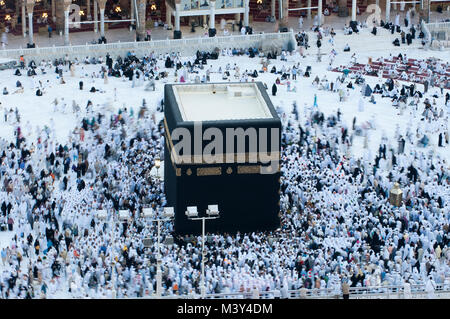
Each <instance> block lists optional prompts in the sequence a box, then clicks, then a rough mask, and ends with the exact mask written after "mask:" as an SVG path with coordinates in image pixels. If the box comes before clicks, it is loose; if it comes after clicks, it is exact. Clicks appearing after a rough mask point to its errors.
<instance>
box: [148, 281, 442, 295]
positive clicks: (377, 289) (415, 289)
mask: <svg viewBox="0 0 450 319" xmlns="http://www.w3.org/2000/svg"><path fill="white" fill-rule="evenodd" d="M349 293H350V296H349V297H350V299H405V298H406V297H407V298H411V299H426V298H428V293H427V292H426V290H425V285H424V284H421V285H411V295H410V296H409V295H408V296H406V295H405V291H404V287H403V286H372V287H351V288H350V289H349ZM276 295H278V296H279V295H280V292H279V291H277V292H276V291H262V292H259V298H258V299H273V298H274V297H275V296H276ZM434 297H435V298H436V299H450V285H443V284H436V287H435V291H434ZM148 298H155V296H151V297H148ZM162 298H167V299H187V298H200V296H190V295H170V296H163V297H162ZM288 298H289V299H342V291H341V289H340V287H339V289H336V288H322V289H299V290H288ZM206 299H253V293H252V292H233V293H217V294H207V295H206Z"/></svg>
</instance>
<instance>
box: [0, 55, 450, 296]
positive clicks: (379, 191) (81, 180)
mask: <svg viewBox="0 0 450 319" xmlns="http://www.w3.org/2000/svg"><path fill="white" fill-rule="evenodd" d="M250 52H253V55H254V54H256V55H259V54H260V52H258V50H257V49H253V48H251V49H249V50H244V52H243V54H247V55H249V56H250V55H252V54H251V53H250ZM233 54H238V53H236V52H233V50H231V49H229V50H223V51H222V52H216V51H214V52H211V53H207V52H198V53H197V55H196V56H195V57H194V58H193V62H191V61H190V62H189V63H186V64H181V60H180V57H179V56H178V55H177V54H171V55H167V56H156V55H154V54H150V55H147V56H145V57H144V58H143V59H139V58H138V57H136V55H134V54H132V53H130V54H128V55H127V56H126V57H124V58H121V57H119V58H118V59H117V60H116V61H113V59H112V58H111V57H110V56H109V55H108V56H107V57H106V59H105V63H103V60H102V59H100V60H99V59H89V58H86V60H85V61H76V60H73V61H71V60H70V59H68V58H67V57H66V58H65V59H61V60H59V61H54V62H52V63H48V65H47V64H46V62H44V64H42V65H43V66H42V70H41V71H42V72H43V73H44V72H48V71H49V70H51V68H53V67H56V69H57V70H56V73H58V74H59V76H60V77H61V78H62V76H63V75H62V71H59V70H58V68H59V69H61V70H62V69H63V66H64V65H65V64H66V65H67V64H68V65H69V68H67V67H66V69H65V72H68V71H69V70H70V71H71V72H73V70H74V68H75V67H76V68H79V67H80V65H82V64H87V63H96V64H99V68H100V73H101V74H102V77H104V78H107V76H120V77H128V78H129V80H131V81H133V86H134V85H135V82H134V81H135V77H136V76H141V77H145V78H148V80H149V81H148V83H149V84H151V85H152V87H153V90H154V89H155V83H154V81H158V80H164V79H166V80H167V78H168V72H173V71H174V70H175V72H178V74H177V75H176V79H177V81H179V82H182V81H187V82H197V81H198V80H199V76H200V74H203V78H202V80H201V81H202V82H203V81H204V80H205V81H207V80H208V77H207V76H208V75H207V74H208V73H207V71H208V69H207V67H203V65H204V64H206V63H202V61H204V60H205V59H216V58H218V57H219V55H233ZM271 54H272V53H271ZM273 54H276V53H273ZM283 54H284V57H285V58H286V52H283ZM272 58H277V57H276V56H272ZM278 58H280V59H281V60H283V56H281V57H278ZM284 61H285V60H284ZM162 63H164V66H161V64H162ZM72 65H73V66H74V67H72ZM30 68H31V69H33V66H30ZM283 68H284V66H283ZM205 69H206V70H205ZM232 71H234V72H235V77H236V73H238V74H239V68H238V67H237V66H236V65H235V66H234V67H233V66H231V65H228V66H227V68H226V69H224V70H222V72H223V73H224V74H226V72H228V73H230V72H232ZM255 71H256V70H255ZM260 71H262V72H269V71H268V70H267V64H264V63H263V66H262V69H261V70H260ZM260 71H258V73H259V72H260ZM117 72H119V73H118V74H117ZM283 72H284V73H283ZM283 72H280V71H278V72H277V71H276V70H275V72H272V73H274V75H273V76H274V78H275V77H277V80H276V81H275V84H274V85H277V83H279V81H280V79H279V77H280V76H283V75H285V74H288V76H284V79H283V80H284V81H287V78H290V75H291V69H289V71H288V70H287V69H286V68H284V71H283ZM307 72H308V73H309V72H311V68H309V69H308V70H307ZM305 73H306V72H305ZM250 74H252V73H250ZM300 74H302V73H300ZM229 75H230V74H228V76H229ZM37 76H39V75H37ZM307 76H309V74H308V75H307ZM239 77H240V75H239V76H238V78H239ZM182 78H184V79H183V80H182ZM246 80H247V79H246ZM349 80H350V79H346V81H349ZM149 84H147V85H149ZM80 89H82V87H81V86H80ZM422 94H425V96H426V95H429V94H430V93H422ZM439 103H441V97H439ZM91 104H92V103H91ZM315 104H316V101H315ZM442 104H443V102H442ZM89 105H90V104H89V103H88V106H87V108H86V111H80V110H79V109H78V110H77V112H79V113H80V115H79V125H78V127H77V128H75V129H74V130H73V131H72V132H71V134H70V138H69V141H68V142H67V143H66V144H64V145H63V144H60V143H58V142H57V141H56V139H55V137H54V135H55V134H54V132H52V128H49V127H45V128H44V129H42V130H40V131H38V137H37V139H36V140H34V141H32V140H30V138H29V137H28V136H29V129H26V130H25V132H24V131H23V129H22V127H23V123H22V122H21V121H20V113H19V112H18V110H17V109H16V111H15V112H9V113H6V112H5V119H4V120H5V122H8V123H10V124H12V125H14V127H15V140H14V141H6V140H4V139H1V140H0V154H1V157H0V163H1V165H0V174H1V177H0V182H1V185H2V189H1V192H0V208H1V214H0V215H1V216H0V225H1V227H2V230H10V231H13V232H14V236H13V237H12V239H11V241H10V242H9V243H8V246H7V248H3V249H2V250H1V259H2V260H1V264H0V269H1V272H0V296H1V298H55V297H67V296H72V297H75V298H85V297H91V298H92V297H94V298H115V297H117V298H126V297H145V296H150V295H152V294H154V293H155V291H156V266H157V264H156V256H157V250H156V234H157V230H156V225H155V224H152V223H150V222H148V221H146V220H145V219H144V218H143V217H142V216H141V212H142V209H143V208H144V207H153V208H154V209H155V210H156V211H161V209H162V207H164V206H165V205H166V201H165V196H164V192H163V182H162V181H161V180H160V179H159V178H158V177H157V176H155V175H154V174H151V173H150V172H151V170H152V168H153V167H154V165H155V159H157V158H161V155H162V150H163V145H164V138H163V131H164V129H163V124H162V122H161V121H158V120H157V117H159V118H160V116H157V115H158V114H159V115H160V112H161V111H162V110H163V108H164V103H163V101H161V103H160V104H159V105H158V106H157V110H156V112H154V111H153V109H154V108H148V107H147V105H146V103H145V100H144V101H143V104H142V106H140V109H139V111H138V112H136V113H135V112H134V110H133V108H129V109H127V108H121V109H119V111H116V112H98V113H97V112H94V111H93V110H92V108H89ZM423 108H424V107H423V106H421V109H420V110H423ZM11 111H12V110H11ZM277 112H278V113H279V115H280V117H281V119H282V122H283V132H282V164H281V200H280V207H281V214H280V216H281V217H280V218H281V228H280V229H279V230H277V231H274V232H264V233H263V232H254V233H248V234H244V233H237V234H208V236H207V240H206V242H205V245H206V250H207V253H206V262H205V267H206V271H205V273H206V290H207V293H230V292H248V293H252V296H253V297H257V296H258V294H259V293H260V292H262V291H274V296H277V294H278V295H281V296H282V297H286V296H287V291H288V290H292V289H293V290H298V289H303V291H305V289H320V288H329V289H330V290H331V291H334V292H336V293H337V294H340V293H341V285H342V283H343V282H346V283H348V284H349V285H350V286H351V287H371V286H374V287H377V286H382V285H403V284H405V282H407V283H408V284H425V283H427V284H428V285H429V284H430V283H433V285H435V284H442V285H444V286H445V287H446V288H447V289H449V288H450V281H449V280H450V264H449V263H450V249H449V248H448V245H449V241H450V238H449V221H450V209H449V206H450V202H449V199H450V192H449V191H450V184H449V183H450V175H449V163H448V159H445V158H442V157H440V156H439V155H437V154H435V155H434V156H429V154H428V153H427V149H419V148H417V147H416V142H417V140H418V138H419V135H417V136H416V135H414V134H410V136H409V142H410V143H407V144H405V142H404V141H403V144H402V143H399V144H398V147H397V145H396V141H389V140H388V139H387V138H386V137H383V139H382V144H381V145H380V148H379V150H378V154H377V155H376V156H375V160H373V159H372V158H371V157H370V156H368V155H367V154H368V153H370V151H369V150H367V149H366V153H365V154H366V155H365V156H364V157H363V158H359V159H356V158H354V157H352V156H350V147H351V144H352V141H353V137H354V136H355V135H357V129H358V128H357V126H355V121H354V123H353V127H347V126H346V124H345V123H344V121H343V120H342V113H341V112H340V111H338V112H337V113H336V114H335V115H331V116H329V117H327V118H325V116H324V114H323V113H321V112H320V109H319V108H318V107H317V106H311V107H305V108H304V114H299V112H298V108H297V105H296V104H294V105H293V107H292V109H291V110H290V111H287V110H286V109H282V108H280V107H278V108H277ZM397 135H399V134H397ZM446 143H447V144H448V141H447V142H446ZM395 182H398V183H399V184H400V187H401V189H403V192H404V193H403V203H402V205H401V206H400V207H394V206H392V205H391V204H390V203H389V191H390V190H391V188H392V187H393V185H394V183H395ZM102 209H106V210H108V211H117V210H119V209H126V210H129V211H130V212H131V216H132V219H131V221H129V222H115V220H114V219H113V218H112V217H111V218H109V219H107V220H101V219H99V218H98V217H96V212H97V211H98V210H102ZM172 235H173V236H174V243H173V244H171V245H162V246H161V255H162V279H163V280H162V283H163V290H164V291H163V294H164V295H171V294H183V295H189V296H194V295H198V294H199V293H200V289H201V284H200V282H201V273H200V270H201V251H200V247H201V245H200V243H201V240H202V239H201V236H197V237H192V238H188V237H180V236H176V235H174V233H173V224H172V223H171V222H163V223H162V241H164V240H165V239H166V238H168V236H172ZM147 237H150V238H152V239H153V245H152V247H150V248H146V247H144V244H143V239H144V238H147Z"/></svg>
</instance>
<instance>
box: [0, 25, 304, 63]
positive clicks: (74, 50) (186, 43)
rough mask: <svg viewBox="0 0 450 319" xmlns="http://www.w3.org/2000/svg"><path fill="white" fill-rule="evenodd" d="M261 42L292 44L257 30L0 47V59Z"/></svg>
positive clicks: (289, 35)
mask: <svg viewBox="0 0 450 319" xmlns="http://www.w3.org/2000/svg"><path fill="white" fill-rule="evenodd" d="M265 42H272V43H274V44H275V45H277V44H280V43H281V45H282V48H283V49H287V48H288V43H289V42H291V43H292V45H293V48H295V46H296V41H295V37H294V33H293V32H292V31H291V32H278V33H260V34H251V35H230V36H220V37H212V38H188V39H176V40H157V41H145V42H117V43H108V44H86V45H75V46H62V47H55V46H53V47H45V48H40V47H37V48H31V49H13V50H0V58H2V57H3V58H11V59H18V58H19V57H20V56H21V55H23V56H24V58H25V59H34V60H39V59H41V60H42V59H45V60H47V59H54V58H62V57H64V56H65V55H66V54H67V55H68V56H69V58H75V57H78V58H80V57H85V56H89V57H99V56H105V55H106V53H108V52H109V53H110V54H113V55H122V56H123V55H125V54H127V53H128V52H134V53H136V55H138V56H143V55H144V54H148V53H150V52H152V51H153V52H154V53H156V54H160V53H161V54H165V53H171V52H180V54H181V55H182V56H190V55H193V54H195V52H196V51H197V50H201V51H211V50H214V49H215V48H219V49H224V48H239V49H241V48H249V47H258V48H259V47H261V46H262V44H263V43H265Z"/></svg>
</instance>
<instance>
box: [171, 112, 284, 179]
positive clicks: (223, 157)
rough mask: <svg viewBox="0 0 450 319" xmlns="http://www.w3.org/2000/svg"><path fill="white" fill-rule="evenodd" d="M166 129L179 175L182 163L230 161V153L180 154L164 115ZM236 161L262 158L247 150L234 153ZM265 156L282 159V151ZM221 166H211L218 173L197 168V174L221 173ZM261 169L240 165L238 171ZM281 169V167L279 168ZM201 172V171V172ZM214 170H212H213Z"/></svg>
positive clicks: (248, 162)
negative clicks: (176, 150) (177, 151)
mask: <svg viewBox="0 0 450 319" xmlns="http://www.w3.org/2000/svg"><path fill="white" fill-rule="evenodd" d="M164 131H165V134H164V135H165V139H166V145H167V147H168V148H169V150H170V159H171V162H172V165H173V167H174V168H175V170H176V173H177V176H181V170H180V168H178V167H177V165H181V164H192V165H202V164H203V165H205V164H225V163H229V159H228V160H227V157H229V156H230V154H215V155H181V156H180V155H178V154H176V152H175V151H174V150H175V147H174V145H173V142H172V137H171V135H170V131H169V128H168V125H167V121H166V118H165V117H164ZM233 155H234V161H232V162H231V163H230V164H232V163H240V164H251V163H250V160H249V159H250V158H252V159H254V158H260V157H259V156H258V155H259V153H258V152H256V153H255V152H247V153H234V154H233ZM264 157H266V158H269V161H280V160H281V153H280V152H270V155H269V154H264ZM217 168H220V167H211V169H215V170H214V172H215V173H216V174H207V173H205V171H204V170H200V171H198V170H197V176H205V175H221V174H222V172H221V171H220V173H219V170H217ZM260 171H261V165H251V166H250V165H248V166H238V169H237V173H238V174H259V173H260ZM278 171H279V168H278ZM199 172H200V173H199ZM211 172H212V171H211Z"/></svg>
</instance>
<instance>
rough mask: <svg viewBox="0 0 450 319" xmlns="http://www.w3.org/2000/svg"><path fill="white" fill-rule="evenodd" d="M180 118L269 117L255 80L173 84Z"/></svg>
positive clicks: (269, 113) (208, 119)
mask: <svg viewBox="0 0 450 319" xmlns="http://www.w3.org/2000/svg"><path fill="white" fill-rule="evenodd" d="M172 87H173V92H174V95H175V99H176V102H177V104H178V109H179V111H180V113H181V117H182V119H183V121H221V120H245V119H271V118H273V115H272V113H271V112H270V109H269V107H268V105H267V103H266V101H265V99H264V98H263V96H262V94H261V92H260V89H259V88H258V85H257V84H256V82H252V83H208V84H180V85H173V86H172Z"/></svg>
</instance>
